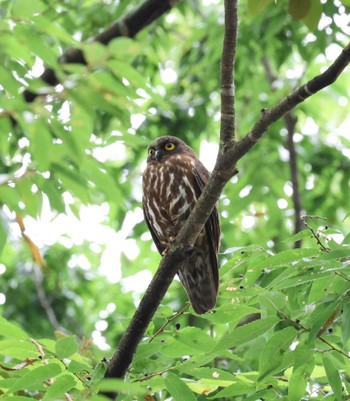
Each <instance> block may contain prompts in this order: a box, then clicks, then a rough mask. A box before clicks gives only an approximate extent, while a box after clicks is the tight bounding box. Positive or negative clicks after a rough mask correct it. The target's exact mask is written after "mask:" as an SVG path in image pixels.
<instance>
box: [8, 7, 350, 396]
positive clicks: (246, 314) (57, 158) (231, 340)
mask: <svg viewBox="0 0 350 401" xmlns="http://www.w3.org/2000/svg"><path fill="white" fill-rule="evenodd" d="M140 3H141V2H138V1H133V2H126V1H114V2H112V1H104V2H100V1H96V0H89V1H87V0H85V1H76V0H73V1H62V2H59V1H47V0H35V1H28V0H4V1H3V2H2V3H1V6H0V15H1V17H2V18H1V21H0V30H1V35H0V58H1V60H2V62H1V65H0V94H1V96H0V172H1V175H0V205H1V209H0V258H1V259H0V260H1V263H0V310H1V314H2V317H0V398H4V399H9V400H13V401H17V400H18V401H19V400H27V399H43V400H58V399H67V400H70V399H96V400H97V399H104V397H103V396H102V395H97V390H98V389H99V388H102V389H105V390H107V391H108V390H113V391H116V390H117V391H119V398H118V399H120V400H122V399H123V400H132V399H134V397H136V395H137V396H138V397H139V399H146V400H148V401H149V400H152V399H155V400H166V399H173V400H175V401H179V400H189V401H191V400H196V399H197V400H204V399H207V398H208V399H209V398H210V399H220V400H228V399H230V400H231V399H232V400H258V399H263V400H275V399H279V400H288V401H299V400H301V399H305V400H309V399H313V400H323V399H327V400H336V401H341V400H346V399H349V397H350V385H349V382H350V360H349V345H350V344H349V336H350V324H349V322H350V299H349V280H350V264H349V258H350V229H349V227H350V225H349V219H350V217H349V216H350V213H349V212H350V205H349V199H350V185H349V184H350V152H349V145H350V136H349V126H350V119H349V117H348V109H349V100H348V99H349V94H350V93H349V92H350V91H349V88H350V75H349V72H348V71H345V73H344V74H342V75H341V76H340V77H339V79H338V80H337V81H336V82H335V83H334V84H333V85H332V86H330V87H328V88H326V89H325V90H324V91H322V92H321V93H318V94H317V95H315V96H313V97H311V98H310V99H309V100H307V101H306V102H305V103H302V104H301V106H300V107H298V108H297V109H296V110H294V111H293V112H292V117H293V119H297V122H296V129H295V133H294V136H293V138H294V148H295V151H296V154H297V170H296V173H297V178H298V181H299V188H300V194H299V195H298V200H299V202H300V204H301V206H302V210H303V215H305V216H309V217H304V218H303V220H302V221H303V227H304V229H303V230H302V231H300V232H299V233H297V234H295V222H294V220H295V203H293V200H292V193H293V186H294V188H295V179H293V178H292V176H291V167H290V162H289V161H290V157H289V151H290V148H289V147H288V143H287V142H288V141H287V137H288V135H287V127H286V121H285V120H281V121H279V122H277V123H276V124H274V125H273V126H272V127H271V128H270V129H269V131H268V133H267V134H266V136H265V137H264V138H263V139H262V141H260V143H259V144H257V146H255V147H254V148H253V149H252V151H251V152H249V153H248V154H247V155H246V157H245V158H244V159H242V160H241V161H240V163H239V166H238V168H239V174H238V175H237V176H236V177H235V178H234V179H233V180H232V182H231V183H230V184H229V185H228V186H227V187H226V188H225V190H224V193H223V195H222V197H221V199H220V202H219V210H220V218H221V225H222V233H223V234H222V244H221V254H220V262H221V265H222V267H221V269H220V272H221V273H220V275H221V278H220V282H221V285H220V294H219V299H218V305H217V308H216V309H215V311H213V312H212V313H208V314H206V315H204V316H201V317H198V316H196V315H195V314H194V313H193V311H192V312H191V309H186V310H184V311H182V312H181V313H180V314H179V315H178V316H175V314H176V313H177V312H179V311H181V310H182V308H183V307H184V306H185V305H186V303H187V297H186V294H185V293H184V290H183V288H182V287H181V285H180V284H179V283H178V281H175V282H174V283H173V284H172V286H171V288H170V289H169V291H168V293H167V295H166V297H165V299H164V300H163V303H162V305H161V306H160V308H159V309H158V311H157V314H156V316H155V317H154V319H153V322H152V324H151V325H150V326H149V328H148V331H147V333H146V334H147V336H146V337H145V338H144V340H143V341H142V343H141V344H140V345H139V347H138V350H137V353H136V355H135V357H134V360H133V363H132V366H131V368H130V370H129V372H128V375H127V377H126V378H125V381H121V380H120V381H112V382H111V381H102V382H101V379H102V377H103V374H104V370H105V365H106V360H107V359H108V358H109V357H110V356H111V354H112V353H113V350H114V348H115V347H116V345H117V344H118V340H119V339H120V337H121V335H122V333H123V332H124V330H125V328H126V327H127V324H128V322H129V320H130V317H131V316H132V314H133V312H134V310H135V308H136V306H137V304H138V301H139V299H140V297H141V296H142V292H143V291H144V290H145V286H146V284H147V283H148V282H149V280H150V277H151V275H152V274H153V273H154V272H155V270H156V269H157V266H158V263H159V260H160V256H159V255H158V253H157V252H156V251H155V248H154V246H153V247H152V251H151V244H152V241H151V237H150V235H149V234H148V232H147V228H146V225H145V223H144V221H143V218H142V210H141V203H140V201H141V174H142V168H143V164H142V163H143V161H144V159H145V155H146V148H147V146H148V144H149V143H150V141H151V140H152V139H154V138H156V137H158V136H160V135H164V134H167V133H169V134H172V135H176V136H179V137H180V138H182V139H183V140H185V141H186V142H187V143H188V144H190V145H191V146H192V147H193V148H194V149H195V150H196V152H197V154H199V156H200V158H202V160H203V161H204V162H205V163H208V166H210V163H212V162H213V161H214V160H215V151H216V149H217V147H216V144H217V141H218V132H219V128H220V127H219V124H220V113H219V110H220V95H219V86H220V84H219V66H220V57H221V49H222V37H223V23H224V19H223V17H224V15H223V4H222V2H220V1H207V0H202V1H195V0H193V1H191V2H179V3H178V4H176V5H175V7H174V8H173V9H172V10H171V11H170V12H169V13H167V14H166V15H165V16H164V17H162V18H160V19H158V20H157V21H155V22H154V23H153V24H151V25H149V26H148V27H146V28H145V29H143V30H142V31H141V32H140V33H139V34H138V35H137V36H136V38H133V39H130V38H125V37H122V38H116V39H114V40H112V41H111V42H110V43H109V44H108V45H107V46H103V45H101V44H99V43H95V42H91V41H88V40H87V39H88V38H90V37H92V36H94V35H96V34H97V33H98V32H99V31H100V30H101V29H103V28H105V27H106V26H107V25H108V24H110V23H111V22H112V21H115V20H117V19H119V18H122V17H123V16H125V15H126V14H127V13H129V12H130V11H131V10H133V9H134V8H135V7H137V6H138V5H139V4H140ZM349 10H350V3H349V1H348V0H343V1H339V0H334V1H320V0H309V1H297V0H289V1H287V0H281V1H277V2H273V1H272V0H264V1H259V2H257V1H255V0H252V1H250V0H242V1H240V2H239V19H240V22H239V42H238V49H237V59H236V64H235V83H236V114H237V122H236V124H237V133H238V136H240V137H242V136H243V135H244V134H245V133H246V132H247V131H249V129H250V128H251V126H252V125H253V123H254V122H255V121H256V120H257V118H258V117H259V113H260V111H261V109H263V108H268V107H270V106H272V105H273V104H275V103H276V101H277V100H278V99H280V98H282V97H283V96H286V95H287V94H288V93H289V92H290V91H291V90H292V89H293V88H295V87H296V86H298V85H299V84H300V83H302V82H305V81H306V80H308V79H310V78H312V77H313V76H314V75H316V74H318V73H319V72H320V71H322V70H323V69H324V68H325V67H327V66H329V65H330V64H331V62H332V61H333V60H334V59H335V57H336V56H337V55H338V54H339V53H340V51H341V49H342V48H343V47H344V46H345V45H346V44H347V39H348V37H349V33H350V31H349V21H350V18H349V14H348V13H349ZM72 47H76V48H80V49H81V50H82V51H83V54H84V57H85V59H86V60H87V64H86V65H81V64H64V65H63V64H60V63H59V62H58V61H57V60H58V57H59V56H60V55H61V54H62V53H63V52H65V51H66V50H67V49H69V48H72ZM43 66H45V67H50V68H52V69H53V70H54V71H55V74H56V76H57V77H58V79H59V81H60V83H61V84H59V85H57V86H55V87H50V86H48V85H45V84H44V83H43V82H42V81H41V80H40V79H39V78H38V77H39V75H40V74H41V73H42V71H43V68H44V67H43ZM25 89H29V90H31V91H33V92H35V93H39V94H40V96H38V97H36V99H35V100H34V101H33V102H31V103H28V102H27V101H26V100H25V97H24V90H25ZM297 217H299V216H297ZM296 231H298V230H296ZM298 240H301V241H302V246H301V247H300V248H295V247H294V244H295V241H298ZM165 323H168V324H166V325H165ZM106 358H107V359H106ZM169 397H170V398H169Z"/></svg>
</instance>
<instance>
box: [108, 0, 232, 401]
mask: <svg viewBox="0 0 350 401" xmlns="http://www.w3.org/2000/svg"><path fill="white" fill-rule="evenodd" d="M237 23H238V21H237V0H225V41H224V45H223V55H225V57H226V55H228V56H227V59H226V61H225V63H229V62H230V63H231V65H233V62H234V56H235V47H236V33H235V32H237ZM228 32H231V34H233V35H234V40H230V38H228V35H229V34H228ZM232 46H233V47H234V49H233V50H232V49H230V48H232ZM221 74H222V75H221V82H228V83H229V82H231V84H229V85H230V88H231V92H230V93H231V95H228V96H227V94H226V95H225V96H224V101H225V102H227V103H228V104H227V105H225V106H224V107H225V108H224V110H228V111H229V113H228V114H229V115H230V116H231V117H230V119H231V120H233V118H234V117H233V78H232V77H233V75H232V74H233V67H232V68H229V66H228V65H227V66H226V67H225V68H224V69H222V70H221ZM228 75H230V76H228ZM221 124H222V125H224V127H221V135H222V138H223V140H224V141H225V142H224V143H223V145H226V144H227V143H228V142H231V140H232V138H233V129H234V124H233V122H231V123H229V121H228V118H227V116H226V115H224V116H223V117H222V119H221ZM225 148H226V147H225V146H223V148H222V149H223V150H224V151H225ZM220 154H223V153H222V152H220ZM219 158H220V156H219ZM218 162H219V159H218ZM217 165H220V162H219V163H217ZM235 171H236V169H235V167H234V168H233V170H232V174H231V175H228V174H227V172H225V174H224V175H222V174H221V173H220V171H219V172H218V171H215V170H214V172H213V173H212V175H211V178H210V180H209V182H208V185H207V186H206V188H205V189H204V191H203V194H202V196H201V197H200V198H199V200H198V202H197V205H196V207H195V210H194V211H193V212H192V213H191V216H190V218H189V219H188V220H187V222H186V223H185V224H184V226H183V227H182V229H181V230H180V232H179V234H178V235H177V237H176V240H175V242H174V244H173V246H172V247H171V249H170V252H169V253H168V254H167V255H166V256H165V257H164V258H163V259H162V261H161V263H160V265H159V268H158V270H157V272H156V274H155V276H154V278H153V280H152V282H151V283H150V285H149V286H148V288H147V290H146V293H145V295H144V296H143V298H142V300H141V303H140V305H139V307H138V308H137V310H136V312H135V314H134V316H133V318H132V319H131V322H130V324H129V327H128V328H127V330H126V331H125V333H124V334H123V337H122V339H121V341H120V343H119V345H118V348H117V350H116V352H115V353H114V355H113V357H112V358H111V360H110V363H109V366H108V369H107V372H106V377H115V378H121V377H123V376H124V375H125V373H126V370H127V369H128V367H129V365H130V364H131V362H132V358H133V355H134V352H135V351H136V347H137V345H138V344H139V342H140V341H141V338H142V336H143V334H144V332H145V330H146V329H147V326H148V324H149V323H150V321H151V319H152V317H153V315H154V313H155V311H156V310H157V308H158V306H159V304H160V302H161V300H162V299H163V297H164V295H165V293H166V291H167V289H168V288H169V286H170V284H171V282H172V281H173V279H174V277H175V274H176V273H177V271H178V270H179V268H180V267H181V265H183V264H185V263H186V259H187V260H188V255H189V253H190V252H191V249H192V246H193V245H194V243H195V241H196V239H197V237H198V235H199V233H200V231H201V230H202V229H203V225H204V224H205V222H206V221H207V219H208V217H209V215H210V213H211V211H212V209H213V207H214V205H215V203H216V202H217V200H218V198H219V196H220V194H221V192H222V189H223V188H224V185H225V184H226V182H227V180H228V179H229V177H232V176H233V175H234V174H235ZM211 188H212V189H213V193H211ZM105 395H106V396H108V397H109V398H111V399H113V398H114V397H115V396H116V394H115V393H105Z"/></svg>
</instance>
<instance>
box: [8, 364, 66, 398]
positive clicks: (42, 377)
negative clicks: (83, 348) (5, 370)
mask: <svg viewBox="0 0 350 401" xmlns="http://www.w3.org/2000/svg"><path fill="white" fill-rule="evenodd" d="M62 370H63V367H62V366H61V365H59V364H58V363H56V362H51V363H49V364H47V365H46V364H45V365H42V366H38V367H35V368H34V369H32V370H30V371H29V372H27V373H25V374H24V375H23V376H22V377H20V378H19V379H18V380H16V381H15V382H14V384H13V385H12V386H11V387H10V389H9V392H14V391H19V390H43V389H44V387H43V382H44V381H46V380H48V379H52V378H54V377H56V376H57V375H58V374H60V373H61V372H62Z"/></svg>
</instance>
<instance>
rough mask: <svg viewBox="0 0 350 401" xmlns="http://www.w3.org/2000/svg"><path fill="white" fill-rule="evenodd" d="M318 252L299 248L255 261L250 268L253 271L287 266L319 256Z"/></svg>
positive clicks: (312, 249) (317, 250)
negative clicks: (303, 259)
mask: <svg viewBox="0 0 350 401" xmlns="http://www.w3.org/2000/svg"><path fill="white" fill-rule="evenodd" d="M319 253H320V251H319V249H317V248H299V249H290V250H288V251H282V252H280V253H277V254H276V255H273V256H270V257H267V258H266V259H264V260H263V261H257V263H254V262H253V263H251V264H250V268H254V269H264V268H269V269H273V268H275V267H278V266H281V265H285V264H289V263H291V262H298V261H300V260H301V259H302V258H311V257H314V256H317V255H319Z"/></svg>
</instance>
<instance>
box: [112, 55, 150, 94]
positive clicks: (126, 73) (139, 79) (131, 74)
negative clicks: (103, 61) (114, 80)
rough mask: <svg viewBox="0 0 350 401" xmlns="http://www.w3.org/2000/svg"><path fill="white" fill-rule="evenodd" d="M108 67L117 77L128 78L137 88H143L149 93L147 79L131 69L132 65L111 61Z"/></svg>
mask: <svg viewBox="0 0 350 401" xmlns="http://www.w3.org/2000/svg"><path fill="white" fill-rule="evenodd" d="M108 66H109V68H110V69H111V70H112V71H113V72H114V74H115V75H116V76H117V77H119V78H126V79H127V80H128V81H129V82H130V83H131V84H132V85H133V86H135V87H136V88H142V89H144V90H145V91H146V92H148V91H149V89H148V87H147V85H146V83H147V81H146V79H145V77H144V76H143V75H141V74H140V73H139V72H138V71H137V70H135V68H133V67H131V66H130V64H128V63H125V62H122V61H119V60H111V61H109V62H108Z"/></svg>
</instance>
